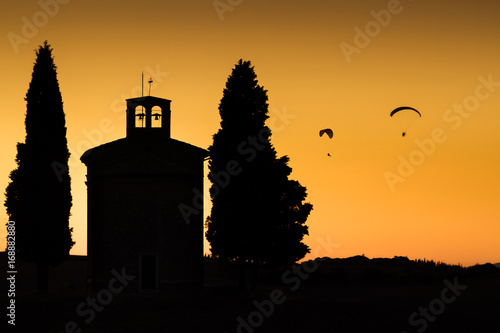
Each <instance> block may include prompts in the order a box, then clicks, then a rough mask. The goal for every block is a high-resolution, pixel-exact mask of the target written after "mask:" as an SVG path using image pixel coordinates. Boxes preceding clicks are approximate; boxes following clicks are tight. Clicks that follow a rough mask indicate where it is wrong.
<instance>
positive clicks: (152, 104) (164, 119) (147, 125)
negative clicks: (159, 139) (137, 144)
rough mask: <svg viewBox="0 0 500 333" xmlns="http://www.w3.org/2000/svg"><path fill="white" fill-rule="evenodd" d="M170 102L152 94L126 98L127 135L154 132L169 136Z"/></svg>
mask: <svg viewBox="0 0 500 333" xmlns="http://www.w3.org/2000/svg"><path fill="white" fill-rule="evenodd" d="M170 102H171V101H170V100H168V99H163V98H158V97H153V96H144V97H136V98H130V99H127V137H128V138H129V137H132V136H135V135H138V134H139V135H141V134H146V133H155V134H161V135H164V136H166V137H167V138H170Z"/></svg>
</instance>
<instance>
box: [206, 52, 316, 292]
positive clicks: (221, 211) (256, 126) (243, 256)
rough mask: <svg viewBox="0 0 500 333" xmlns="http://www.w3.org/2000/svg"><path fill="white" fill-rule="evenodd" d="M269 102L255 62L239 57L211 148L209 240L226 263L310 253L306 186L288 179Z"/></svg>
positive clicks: (284, 259) (279, 260)
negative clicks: (272, 127) (306, 237)
mask: <svg viewBox="0 0 500 333" xmlns="http://www.w3.org/2000/svg"><path fill="white" fill-rule="evenodd" d="M267 101H268V97H267V91H266V90H264V89H263V87H261V86H260V85H259V84H258V81H257V76H256V74H255V71H254V68H253V67H252V66H251V64H250V62H249V61H243V60H239V62H238V63H237V64H236V66H235V67H234V69H233V71H232V73H231V75H230V76H229V78H228V80H227V83H226V88H225V89H224V92H223V97H222V99H221V102H220V104H219V113H220V117H221V128H220V129H219V131H218V132H217V133H216V134H215V135H214V138H213V144H212V145H211V146H210V147H209V152H210V160H209V169H210V173H209V179H210V181H211V182H212V186H211V189H210V195H211V198H212V211H211V214H210V216H209V217H208V218H207V226H208V230H207V239H208V241H209V242H210V246H211V252H212V255H213V256H214V257H216V258H219V259H222V260H229V261H231V260H236V261H239V262H240V263H256V264H262V263H264V264H277V265H278V264H290V263H293V262H295V261H296V260H299V259H301V258H303V257H304V256H305V254H307V253H308V252H309V248H308V247H307V245H305V244H304V243H302V239H303V236H304V235H306V234H308V227H307V226H306V225H305V222H306V219H307V217H308V215H309V213H310V211H311V209H312V205H311V204H309V203H305V202H303V201H304V200H305V198H306V196H307V194H306V189H305V188H304V187H303V186H301V185H300V183H299V182H297V181H293V180H290V179H289V178H288V176H289V175H290V173H291V171H292V169H291V168H290V167H289V166H288V162H289V159H288V157H287V156H283V157H281V158H278V157H277V154H276V151H275V148H274V147H273V145H272V144H271V131H270V129H269V128H268V127H267V126H266V125H265V121H266V119H268V118H269V115H268V103H267ZM240 278H241V277H240ZM240 283H241V281H240Z"/></svg>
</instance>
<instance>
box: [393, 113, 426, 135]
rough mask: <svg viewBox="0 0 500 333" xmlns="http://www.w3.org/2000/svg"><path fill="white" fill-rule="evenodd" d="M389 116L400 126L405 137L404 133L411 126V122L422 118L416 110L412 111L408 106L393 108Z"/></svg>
mask: <svg viewBox="0 0 500 333" xmlns="http://www.w3.org/2000/svg"><path fill="white" fill-rule="evenodd" d="M390 116H391V117H392V118H394V119H396V121H397V122H398V123H399V124H400V125H401V130H402V132H403V133H402V135H403V136H405V135H406V131H407V130H408V128H409V127H410V126H411V124H413V122H414V121H415V120H416V119H417V118H420V117H422V115H421V114H420V112H418V110H417V109H414V108H412V107H409V106H400V107H398V108H395V109H394V110H392V112H391V114H390Z"/></svg>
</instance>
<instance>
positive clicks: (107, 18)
mask: <svg viewBox="0 0 500 333" xmlns="http://www.w3.org/2000/svg"><path fill="white" fill-rule="evenodd" d="M216 6H218V8H219V9H218V10H217V9H216ZM224 6H226V7H224ZM3 7H4V8H2V9H1V10H0V28H1V35H2V36H3V38H2V42H1V43H0V47H1V53H0V57H1V58H0V60H1V61H0V66H1V73H2V78H3V80H1V82H0V91H1V92H2V102H3V106H2V109H3V117H2V123H1V125H0V126H1V131H0V135H1V140H0V142H1V143H0V144H1V157H2V161H3V163H2V164H1V165H0V188H2V189H5V187H6V186H7V184H8V174H9V172H10V171H11V170H12V169H14V168H15V162H14V158H15V154H16V150H15V146H16V142H19V141H24V137H25V129H24V113H25V111H26V104H25V101H24V96H25V94H26V91H27V89H28V84H29V81H30V79H31V73H32V70H33V62H34V60H35V54H34V50H35V49H36V47H37V46H38V45H39V44H42V43H43V41H44V40H45V39H47V40H48V41H49V43H50V44H51V45H52V47H53V48H54V52H53V54H54V56H55V63H56V65H57V66H58V78H59V84H60V87H61V92H62V96H63V101H64V110H65V113H66V121H67V128H68V134H67V137H68V145H69V149H70V151H71V153H72V157H71V160H70V173H71V177H72V194H73V208H72V217H71V220H70V225H71V226H72V227H73V228H74V233H73V239H74V240H75V241H76V245H75V246H74V247H73V249H72V251H71V253H72V254H85V253H86V188H85V185H84V181H85V174H86V168H85V166H84V165H83V164H82V163H81V162H80V161H79V157H80V156H81V154H82V153H83V152H84V151H85V150H86V149H88V148H91V147H93V146H96V145H100V144H103V143H105V142H109V141H113V140H116V139H119V138H122V137H124V136H125V118H124V114H125V101H124V100H125V99H126V98H130V97H136V96H139V95H140V92H141V89H140V82H141V81H140V80H141V72H142V71H144V73H145V77H146V78H149V77H150V76H152V77H153V80H154V83H153V86H152V90H151V94H152V95H154V96H157V97H162V98H167V99H170V100H172V137H174V138H175V139H178V140H181V141H185V142H189V143H191V144H194V145H197V146H200V147H203V148H207V147H208V146H209V145H210V144H211V142H212V135H213V134H214V133H215V132H216V131H217V130H218V128H219V122H220V118H219V114H218V110H217V107H218V103H219V101H220V98H221V97H222V90H223V88H224V85H225V82H226V79H227V77H228V75H229V74H230V72H231V69H232V68H233V67H234V64H235V63H236V62H237V61H238V59H240V58H243V59H244V60H250V61H251V62H252V64H253V65H254V66H255V71H256V73H257V77H258V79H259V83H260V84H261V85H263V86H264V88H265V89H267V90H268V96H269V106H270V108H269V109H270V116H271V118H270V120H269V123H268V124H269V126H270V127H271V129H272V130H273V137H272V142H273V143H274V145H275V147H276V149H277V152H278V154H279V155H285V154H286V155H289V156H290V159H291V161H290V165H291V167H292V168H293V173H292V177H293V178H294V179H297V180H299V181H300V182H301V184H302V185H304V186H306V187H307V190H308V194H309V196H308V200H309V201H310V202H311V203H312V204H313V205H314V209H313V211H312V213H311V215H310V218H309V219H308V222H307V223H308V225H309V230H310V235H309V236H307V237H306V238H305V242H306V243H307V244H308V245H309V246H310V247H311V249H312V251H311V252H312V253H311V255H310V256H330V257H347V256H353V255H358V254H365V255H366V256H368V257H393V256H394V255H403V256H408V257H409V258H410V259H416V258H427V259H434V260H439V261H445V262H448V263H461V264H463V265H472V264H475V263H484V262H499V261H500V245H499V242H498V239H499V236H500V210H499V201H500V200H499V199H500V176H499V175H498V170H500V131H498V126H499V125H500V113H499V106H500V65H499V61H500V43H499V42H498V36H499V32H500V24H499V22H500V10H499V9H500V8H498V7H499V5H498V4H496V3H495V2H494V1H460V2H459V1H451V0H450V1H439V4H436V1H430V0H414V1H410V0H404V1H401V2H398V1H356V3H355V5H354V4H347V3H346V2H345V1H320V0H313V1H307V2H305V1H284V0H283V1H269V0H267V1H266V0H252V1H245V0H220V1H212V0H209V1H195V0H190V1H188V0H178V1H171V0H170V1H153V0H149V1H148V0H146V1H144V0H141V1H137V0H122V1H95V0H91V1H88V0H87V1H76V0H72V1H68V0H41V1H40V2H38V1H32V0H29V1H28V0H22V1H16V2H9V4H8V5H6V4H3ZM377 19H378V21H377ZM360 31H361V33H360ZM488 81H489V83H488ZM146 90H147V85H146ZM401 105H409V106H413V107H415V108H417V109H418V110H419V111H420V112H421V113H422V118H421V119H419V120H418V121H416V122H415V123H414V124H413V125H412V127H411V128H410V130H409V131H408V134H407V135H406V137H404V138H403V137H402V136H401V128H400V127H399V125H398V124H397V123H396V122H395V121H394V119H391V118H390V117H389V113H390V111H391V110H392V109H393V108H395V107H398V106H401ZM460 108H461V109H460ZM325 127H330V128H332V129H333V131H334V133H335V134H334V137H333V139H331V140H329V139H327V138H325V137H322V138H319V136H318V131H319V130H320V129H322V128H325ZM433 133H434V134H433ZM416 141H418V142H421V145H422V142H423V143H425V144H426V146H425V147H426V148H419V146H418V145H417V143H416ZM425 149H427V154H426V152H425V151H423V150H425ZM327 153H330V154H331V155H332V156H331V157H328V156H327ZM402 160H405V161H408V160H411V161H412V162H413V164H415V165H412V166H411V167H413V171H412V170H411V169H410V170H408V169H405V168H404V166H401V163H403V162H401V161H402ZM412 162H408V163H412ZM388 173H389V174H388ZM388 175H390V177H392V178H391V179H393V180H394V179H396V181H394V182H393V183H392V185H391V184H390V182H389V181H388V179H387V177H388ZM394 176H396V177H401V178H394ZM403 179H404V182H400V181H398V180H403ZM206 185H207V186H206V187H207V188H206V190H207V191H208V186H209V183H206ZM2 191H3V190H2ZM2 201H3V200H2ZM209 209H210V206H209V202H206V210H205V215H207V213H209ZM1 216H2V219H3V221H7V216H6V214H5V210H3V213H2V215H1ZM5 233H6V231H5V230H4V229H3V228H2V230H1V232H0V248H2V249H3V248H4V247H5ZM205 252H208V244H206V246H205ZM310 256H309V257H310Z"/></svg>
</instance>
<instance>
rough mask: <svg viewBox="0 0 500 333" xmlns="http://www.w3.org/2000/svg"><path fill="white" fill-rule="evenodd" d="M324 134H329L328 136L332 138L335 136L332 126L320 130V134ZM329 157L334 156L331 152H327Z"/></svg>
mask: <svg viewBox="0 0 500 333" xmlns="http://www.w3.org/2000/svg"><path fill="white" fill-rule="evenodd" d="M323 134H326V135H328V137H329V138H330V139H331V138H333V131H332V130H331V129H330V128H325V129H322V130H321V131H319V136H320V137H322V136H323ZM327 156H328V157H332V155H330V153H328V154H327Z"/></svg>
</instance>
